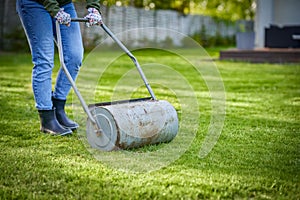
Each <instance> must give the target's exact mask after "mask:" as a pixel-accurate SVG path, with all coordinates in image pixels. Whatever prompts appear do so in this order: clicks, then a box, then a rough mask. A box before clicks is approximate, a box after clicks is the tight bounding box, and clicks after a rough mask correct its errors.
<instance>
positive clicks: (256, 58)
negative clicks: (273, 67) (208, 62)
mask: <svg viewBox="0 0 300 200" xmlns="http://www.w3.org/2000/svg"><path fill="white" fill-rule="evenodd" d="M220 60H235V61H246V62H253V63H300V49H298V48H297V49H295V48H294V49H292V48H291V49H288V48H287V49H283V48H282V49H273V48H263V49H254V50H239V49H229V50H224V51H220Z"/></svg>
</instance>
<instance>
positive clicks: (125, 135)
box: [87, 100, 178, 151]
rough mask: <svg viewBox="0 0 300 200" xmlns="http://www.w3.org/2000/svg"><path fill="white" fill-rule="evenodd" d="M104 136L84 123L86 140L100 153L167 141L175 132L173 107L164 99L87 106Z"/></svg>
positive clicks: (172, 137)
mask: <svg viewBox="0 0 300 200" xmlns="http://www.w3.org/2000/svg"><path fill="white" fill-rule="evenodd" d="M90 111H91V113H92V115H93V116H94V118H95V119H96V120H97V121H98V123H99V124H100V125H101V128H102V130H103V133H101V134H97V133H95V131H94V127H93V125H92V123H91V122H89V120H88V122H87V140H88V142H89V144H90V145H91V147H92V148H95V149H99V150H102V151H112V150H119V149H130V148H137V147H141V146H145V145H149V144H158V143H165V142H170V141H171V140H173V139H174V138H175V136H176V135H177V132H178V117H177V113H176V110H175V109H174V107H173V106H172V105H171V104H170V103H169V102H168V101H165V100H141V101H133V102H127V103H126V102H125V103H119V104H118V103H117V104H111V105H105V104H101V103H100V104H98V105H97V104H95V105H94V106H91V107H90Z"/></svg>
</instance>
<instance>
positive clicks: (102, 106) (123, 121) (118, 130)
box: [56, 18, 178, 151]
mask: <svg viewBox="0 0 300 200" xmlns="http://www.w3.org/2000/svg"><path fill="white" fill-rule="evenodd" d="M72 21H73V22H87V21H88V20H87V19H85V18H74V19H72ZM101 27H102V28H103V30H104V31H105V32H106V33H107V34H108V35H109V36H110V37H111V38H112V39H113V40H114V41H115V42H116V43H117V44H118V46H119V47H120V48H121V49H122V50H123V51H124V52H125V53H126V54H127V55H128V56H129V57H130V58H131V60H132V61H133V63H134V65H135V66H136V68H137V70H138V72H139V74H140V76H141V78H142V79H143V81H144V84H145V86H146V88H147V90H148V92H149V94H150V97H147V98H139V99H130V100H121V101H113V102H102V103H95V104H90V105H88V106H87V104H86V103H85V101H84V99H83V97H82V96H81V94H80V92H79V91H78V89H77V87H76V85H75V82H74V81H73V79H72V77H71V75H70V73H69V71H68V69H67V67H66V66H65V63H64V58H63V51H62V41H61V33H60V25H59V23H58V22H57V21H56V30H57V46H58V52H59V59H60V64H61V67H62V69H63V70H64V72H65V74H66V76H67V78H68V80H69V81H70V83H71V85H72V88H73V90H74V92H75V94H76V96H77V97H78V99H79V101H80V103H81V105H82V107H83V110H84V111H85V113H86V114H87V123H86V135H87V140H88V143H89V144H90V145H91V147H92V148H95V149H99V150H102V151H113V150H120V149H131V148H138V147H142V146H145V145H150V144H158V143H166V142H170V141H171V140H172V139H173V138H174V137H175V136H176V135H177V132H178V117H177V113H176V110H175V109H174V107H173V106H172V105H171V104H170V103H169V102H167V101H165V100H158V99H157V98H156V97H155V95H154V93H153V91H152V89H151V86H150V84H149V83H148V81H147V79H146V77H145V75H144V73H143V71H142V69H141V67H140V65H139V63H138V61H137V59H136V58H135V57H134V56H133V55H132V53H131V52H130V51H129V50H128V49H127V48H126V47H125V46H124V45H123V44H122V42H121V41H120V40H119V39H118V38H117V37H116V36H115V35H114V34H113V33H112V32H111V31H110V30H109V28H108V27H107V26H106V25H105V24H104V23H102V24H101Z"/></svg>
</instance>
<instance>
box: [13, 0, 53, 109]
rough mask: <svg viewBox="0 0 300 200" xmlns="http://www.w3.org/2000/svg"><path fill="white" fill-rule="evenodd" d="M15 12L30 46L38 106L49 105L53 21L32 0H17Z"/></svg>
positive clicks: (49, 106)
mask: <svg viewBox="0 0 300 200" xmlns="http://www.w3.org/2000/svg"><path fill="white" fill-rule="evenodd" d="M16 8H17V12H18V15H19V17H20V20H21V22H22V25H23V28H24V30H25V33H26V36H27V39H28V43H29V46H30V50H31V55H32V62H33V64H34V67H33V69H32V88H33V93H34V98H35V102H36V108H37V109H38V110H50V109H52V101H51V91H52V84H51V75H52V69H53V67H54V61H53V58H54V42H53V22H52V18H51V16H50V15H49V13H48V12H47V11H46V10H45V8H44V7H43V6H42V5H41V4H39V3H37V2H36V1H33V0H17V7H16Z"/></svg>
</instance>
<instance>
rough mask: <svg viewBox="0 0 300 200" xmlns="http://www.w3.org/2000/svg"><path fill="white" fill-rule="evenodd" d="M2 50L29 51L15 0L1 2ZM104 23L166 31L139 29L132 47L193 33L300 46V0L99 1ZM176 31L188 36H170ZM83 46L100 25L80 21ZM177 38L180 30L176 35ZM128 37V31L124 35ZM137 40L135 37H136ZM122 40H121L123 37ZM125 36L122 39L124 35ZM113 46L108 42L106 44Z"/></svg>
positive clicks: (182, 41)
mask: <svg viewBox="0 0 300 200" xmlns="http://www.w3.org/2000/svg"><path fill="white" fill-rule="evenodd" d="M0 2H1V3H0V51H29V48H28V45H27V41H26V36H25V34H24V31H23V29H22V27H21V24H20V20H19V18H18V16H17V13H16V11H15V10H16V9H15V1H12V0H1V1H0ZM100 2H101V12H102V16H103V20H104V22H105V23H106V24H107V25H108V26H109V27H110V29H111V30H112V31H113V32H115V33H121V32H125V31H127V30H131V29H136V28H145V27H157V28H160V29H165V30H166V32H165V34H147V33H143V34H141V33H140V32H139V33H137V34H139V37H140V39H139V40H138V41H133V42H132V43H131V44H130V45H132V46H136V45H147V43H159V44H161V45H163V46H168V47H186V46H188V43H186V41H187V39H186V38H185V37H191V38H193V39H194V40H195V41H196V42H198V43H199V44H200V45H202V46H203V47H220V46H221V47H235V48H237V49H241V50H245V49H248V50H249V49H255V48H300V38H299V37H300V12H299V10H300V1H299V0H101V1H100ZM74 3H75V6H76V8H77V12H78V16H85V15H86V13H87V10H86V9H85V0H77V1H74ZM169 29H171V30H175V31H178V32H180V33H182V34H184V35H185V37H182V38H178V37H173V36H172V35H171V34H168V31H167V30H169ZM82 34H83V41H84V45H85V48H86V49H87V50H88V49H92V48H94V47H95V46H96V45H98V44H99V42H100V41H101V40H102V39H103V37H104V35H105V34H104V32H103V31H101V30H100V28H99V27H97V28H86V27H85V26H83V25H82ZM176 35H177V36H178V34H176ZM123 37H126V40H130V37H131V36H130V35H126V34H125V35H123ZM133 38H136V36H135V37H133ZM121 39H122V38H121ZM123 39H124V38H123ZM108 45H109V44H108Z"/></svg>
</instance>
